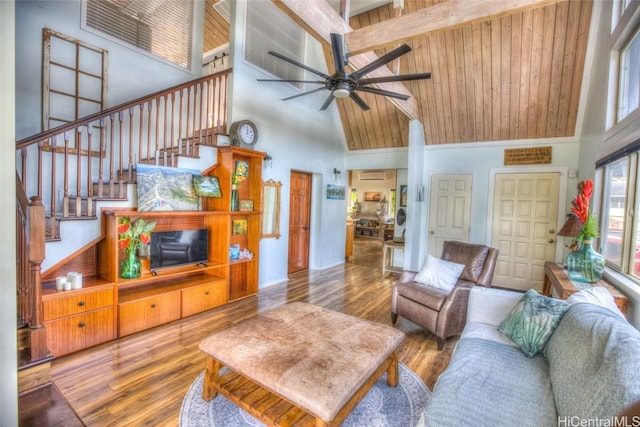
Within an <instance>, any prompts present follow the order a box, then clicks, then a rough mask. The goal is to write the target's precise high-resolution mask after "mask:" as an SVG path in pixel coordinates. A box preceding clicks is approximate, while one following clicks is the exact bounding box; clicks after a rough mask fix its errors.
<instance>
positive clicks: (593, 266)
mask: <svg viewBox="0 0 640 427" xmlns="http://www.w3.org/2000/svg"><path fill="white" fill-rule="evenodd" d="M567 268H568V273H569V278H570V279H572V280H577V281H579V282H587V283H595V282H597V281H598V280H600V279H602V274H603V273H604V256H602V255H600V254H599V253H598V252H596V251H594V250H593V248H592V247H591V240H583V241H582V245H580V247H579V248H578V249H576V250H575V251H573V252H571V253H570V254H569V255H567Z"/></svg>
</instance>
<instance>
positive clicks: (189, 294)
mask: <svg viewBox="0 0 640 427" xmlns="http://www.w3.org/2000/svg"><path fill="white" fill-rule="evenodd" d="M226 303H227V281H226V280H224V279H221V280H216V281H213V282H210V283H205V284H204V285H198V286H193V287H190V288H186V289H182V317H186V316H191V315H192V314H196V313H200V312H201V311H206V310H211V309H212V308H215V307H218V306H220V305H222V304H226Z"/></svg>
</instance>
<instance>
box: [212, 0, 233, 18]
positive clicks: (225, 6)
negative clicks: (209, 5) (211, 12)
mask: <svg viewBox="0 0 640 427" xmlns="http://www.w3.org/2000/svg"><path fill="white" fill-rule="evenodd" d="M213 8H214V9H215V10H216V12H218V13H219V14H220V16H222V17H223V18H224V20H225V21H227V23H229V22H230V21H231V4H230V1H229V0H220V1H218V2H216V3H215V4H214V5H213Z"/></svg>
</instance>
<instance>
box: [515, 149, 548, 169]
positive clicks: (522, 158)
mask: <svg viewBox="0 0 640 427" xmlns="http://www.w3.org/2000/svg"><path fill="white" fill-rule="evenodd" d="M549 163H551V147H532V148H508V149H506V150H504V165H505V166H513V165H544V164H549Z"/></svg>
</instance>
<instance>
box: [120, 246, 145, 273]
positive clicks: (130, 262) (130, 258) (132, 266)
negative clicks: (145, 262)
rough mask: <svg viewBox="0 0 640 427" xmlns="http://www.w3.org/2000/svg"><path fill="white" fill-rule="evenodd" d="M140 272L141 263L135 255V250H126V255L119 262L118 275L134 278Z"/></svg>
mask: <svg viewBox="0 0 640 427" xmlns="http://www.w3.org/2000/svg"><path fill="white" fill-rule="evenodd" d="M141 273H142V263H141V262H140V260H139V259H138V257H137V256H136V251H135V250H128V251H127V256H126V258H125V259H124V261H122V263H121V264H120V277H122V278H123V279H135V278H137V277H140V274H141Z"/></svg>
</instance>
